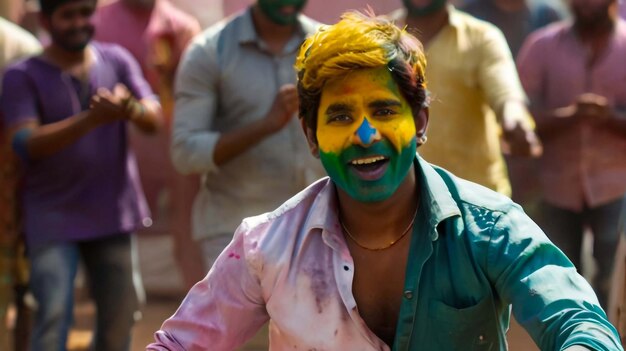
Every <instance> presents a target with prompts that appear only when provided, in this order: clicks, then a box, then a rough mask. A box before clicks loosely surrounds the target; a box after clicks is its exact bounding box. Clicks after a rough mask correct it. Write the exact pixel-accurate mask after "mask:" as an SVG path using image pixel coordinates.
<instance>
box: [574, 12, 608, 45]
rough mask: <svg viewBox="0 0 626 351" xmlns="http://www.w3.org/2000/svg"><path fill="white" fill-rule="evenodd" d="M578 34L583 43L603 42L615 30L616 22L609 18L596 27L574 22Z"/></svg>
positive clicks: (596, 24)
mask: <svg viewBox="0 0 626 351" xmlns="http://www.w3.org/2000/svg"><path fill="white" fill-rule="evenodd" d="M574 28H575V29H576V34H577V35H578V37H579V38H580V39H581V41H583V42H596V41H602V40H603V39H605V38H607V37H608V36H609V35H610V34H611V33H612V32H613V28H615V20H614V19H612V18H611V17H607V18H606V19H605V20H603V21H600V22H598V23H595V24H594V25H586V24H583V23H579V22H574Z"/></svg>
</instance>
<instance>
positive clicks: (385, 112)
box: [374, 108, 397, 117]
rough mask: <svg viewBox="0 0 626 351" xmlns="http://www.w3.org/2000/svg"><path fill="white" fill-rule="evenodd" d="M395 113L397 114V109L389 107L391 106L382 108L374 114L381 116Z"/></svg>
mask: <svg viewBox="0 0 626 351" xmlns="http://www.w3.org/2000/svg"><path fill="white" fill-rule="evenodd" d="M395 114H397V113H396V111H394V110H392V109H389V108H381V109H379V110H376V111H375V112H374V116H380V117H385V116H392V115H395Z"/></svg>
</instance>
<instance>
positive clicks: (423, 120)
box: [413, 107, 429, 140]
mask: <svg viewBox="0 0 626 351" xmlns="http://www.w3.org/2000/svg"><path fill="white" fill-rule="evenodd" d="M428 118H429V112H428V107H423V108H422V109H421V110H420V112H418V114H417V116H414V117H413V120H414V121H415V135H416V136H417V139H418V140H419V139H420V138H423V137H426V129H427V128H428Z"/></svg>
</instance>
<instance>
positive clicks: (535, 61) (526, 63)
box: [517, 31, 579, 138]
mask: <svg viewBox="0 0 626 351" xmlns="http://www.w3.org/2000/svg"><path fill="white" fill-rule="evenodd" d="M542 33H543V31H538V32H535V33H533V34H531V35H530V36H529V37H528V38H527V39H526V40H525V41H524V44H523V45H522V47H521V49H520V52H519V54H518V56H517V69H518V71H519V77H520V78H521V82H522V86H523V87H524V90H525V91H526V94H527V95H528V97H529V99H530V106H531V111H532V114H533V116H534V117H535V121H536V123H537V132H538V133H539V135H540V136H542V137H544V138H551V137H552V136H554V135H558V134H560V133H562V132H564V131H567V130H568V129H570V128H572V127H575V126H577V125H578V123H579V121H578V119H577V118H576V106H575V104H574V101H572V104H571V105H569V106H562V107H560V108H555V109H550V108H547V107H545V104H544V96H545V93H546V92H545V84H544V79H545V73H546V72H545V71H546V69H547V68H546V67H545V65H544V62H545V60H546V58H545V52H546V51H547V46H548V45H550V42H549V41H546V40H544V38H543V34H542Z"/></svg>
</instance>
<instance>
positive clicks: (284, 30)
mask: <svg viewBox="0 0 626 351" xmlns="http://www.w3.org/2000/svg"><path fill="white" fill-rule="evenodd" d="M252 21H253V22H254V29H255V30H256V33H257V35H258V36H259V38H261V40H263V42H264V43H265V44H267V46H268V47H269V48H270V51H271V52H272V53H274V54H279V53H280V52H282V49H283V47H284V46H285V44H287V42H288V41H289V39H291V36H292V35H293V33H294V32H295V31H296V29H297V26H296V25H295V24H293V25H280V24H276V23H274V22H272V21H271V20H270V19H269V18H268V17H267V16H266V15H265V14H264V13H263V12H262V11H261V9H260V8H259V6H258V5H254V6H252Z"/></svg>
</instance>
